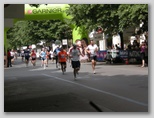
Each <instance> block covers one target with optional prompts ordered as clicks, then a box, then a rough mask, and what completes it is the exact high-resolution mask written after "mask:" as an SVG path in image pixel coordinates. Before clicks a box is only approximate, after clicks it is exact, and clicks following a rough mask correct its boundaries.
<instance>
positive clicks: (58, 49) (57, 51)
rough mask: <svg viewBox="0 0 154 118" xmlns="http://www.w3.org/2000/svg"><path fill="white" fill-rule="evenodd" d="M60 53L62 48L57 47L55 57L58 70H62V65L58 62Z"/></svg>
mask: <svg viewBox="0 0 154 118" xmlns="http://www.w3.org/2000/svg"><path fill="white" fill-rule="evenodd" d="M59 52H60V48H59V45H57V48H56V49H55V50H54V56H55V60H56V68H59V69H60V65H59V62H58V53H59Z"/></svg>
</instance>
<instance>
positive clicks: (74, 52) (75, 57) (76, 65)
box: [69, 44, 81, 80]
mask: <svg viewBox="0 0 154 118" xmlns="http://www.w3.org/2000/svg"><path fill="white" fill-rule="evenodd" d="M80 55H81V53H80V49H79V48H77V45H76V44H73V47H72V48H71V49H70V52H69V57H70V58H71V63H72V68H73V69H74V70H73V74H74V80H76V74H78V71H79V70H80V65H81V64H80V61H79V60H80V59H79V57H80Z"/></svg>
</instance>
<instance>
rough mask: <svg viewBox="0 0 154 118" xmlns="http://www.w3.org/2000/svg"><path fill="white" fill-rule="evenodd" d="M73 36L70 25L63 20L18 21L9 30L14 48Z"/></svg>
mask: <svg viewBox="0 0 154 118" xmlns="http://www.w3.org/2000/svg"><path fill="white" fill-rule="evenodd" d="M71 37H72V34H71V28H70V26H69V25H67V24H66V23H64V22H63V21H61V20H33V21H18V22H17V23H15V25H14V27H13V28H11V29H10V30H9V31H8V40H9V44H10V46H12V48H16V47H18V46H19V47H20V46H23V45H31V44H37V43H39V42H40V41H41V40H45V41H46V42H47V43H50V42H52V40H56V39H59V40H61V39H63V38H67V39H68V38H70V39H71Z"/></svg>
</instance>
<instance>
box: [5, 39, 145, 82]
mask: <svg viewBox="0 0 154 118" xmlns="http://www.w3.org/2000/svg"><path fill="white" fill-rule="evenodd" d="M117 49H118V48H117ZM146 49H147V46H146V43H145V42H143V43H142V44H141V45H140V50H141V59H142V66H141V67H145V50H146ZM98 50H99V47H98V46H97V44H96V43H95V41H94V40H90V44H88V43H87V42H86V40H84V39H82V40H76V42H75V43H74V44H72V46H71V47H70V48H69V49H65V48H64V47H63V46H60V45H57V47H56V48H55V49H54V50H52V49H50V50H49V48H44V47H43V48H42V50H41V52H40V53H39V60H41V62H40V66H41V67H43V68H44V69H46V67H48V63H49V60H51V61H52V63H54V62H55V65H56V68H58V69H61V70H62V72H63V74H64V73H65V72H66V68H67V62H69V63H70V66H71V67H72V70H73V75H74V79H76V75H77V74H78V73H79V70H80V66H81V64H80V63H81V62H85V61H91V67H92V71H93V73H94V74H96V70H95V66H96V62H97V52H98ZM20 56H21V61H23V62H25V65H26V67H28V66H29V62H31V65H32V66H33V67H35V66H36V61H37V60H38V58H37V54H36V50H35V49H32V50H29V49H24V50H21V53H20ZM17 57H18V54H17V52H15V51H13V50H8V53H7V67H12V63H13V62H14V59H17ZM105 60H106V61H108V62H109V63H111V62H112V56H111V54H110V52H108V53H107V54H106V57H105Z"/></svg>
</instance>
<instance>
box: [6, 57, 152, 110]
mask: <svg viewBox="0 0 154 118" xmlns="http://www.w3.org/2000/svg"><path fill="white" fill-rule="evenodd" d="M148 88H149V86H148V67H145V68H141V67H140V65H121V64H114V65H113V64H112V65H109V64H105V63H104V62H98V63H97V66H96V74H93V72H92V68H91V63H89V62H87V63H82V64H81V70H80V72H79V74H78V75H77V79H76V81H75V80H74V78H73V70H72V68H71V67H70V64H69V63H67V69H66V72H65V74H64V75H63V74H62V72H61V70H59V69H57V68H56V66H55V64H53V63H51V62H49V66H48V67H46V70H44V69H43V67H41V62H40V60H37V64H36V66H35V67H32V65H31V64H29V66H28V67H26V66H25V64H24V63H23V62H22V61H21V59H20V58H18V60H16V61H15V63H14V65H13V67H10V68H4V112H148V100H149V98H148V91H149V90H148Z"/></svg>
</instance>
